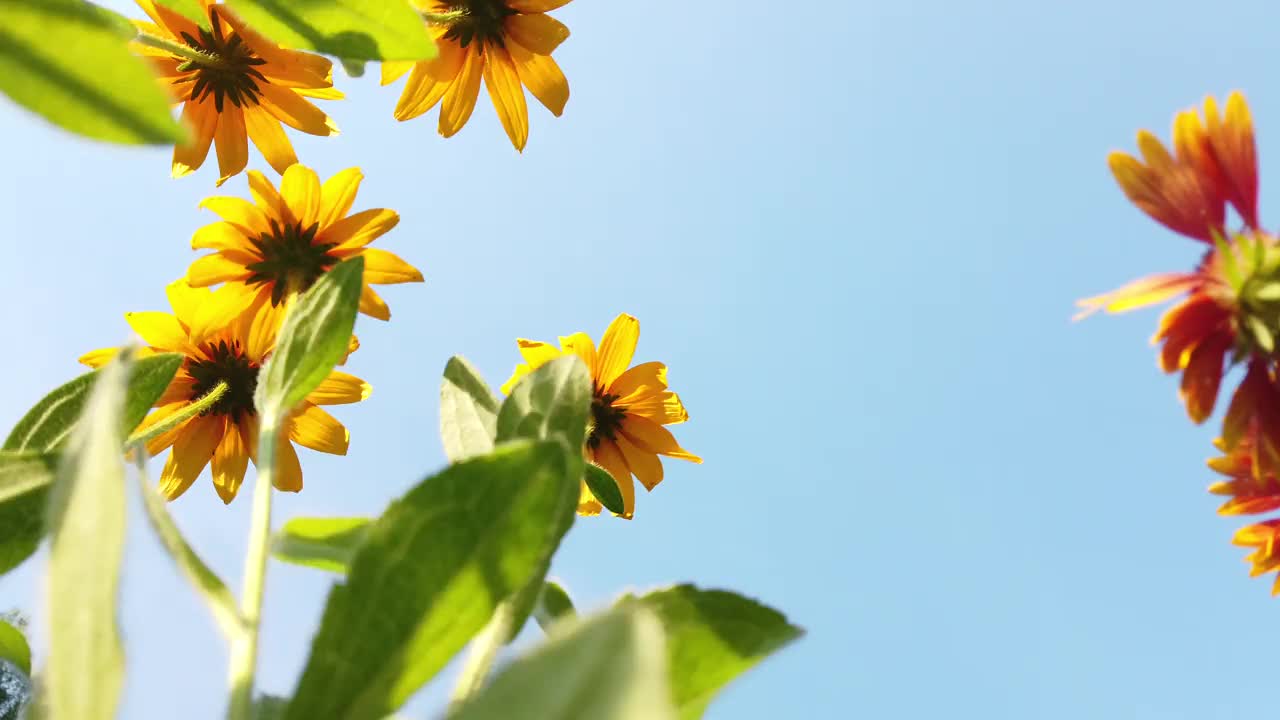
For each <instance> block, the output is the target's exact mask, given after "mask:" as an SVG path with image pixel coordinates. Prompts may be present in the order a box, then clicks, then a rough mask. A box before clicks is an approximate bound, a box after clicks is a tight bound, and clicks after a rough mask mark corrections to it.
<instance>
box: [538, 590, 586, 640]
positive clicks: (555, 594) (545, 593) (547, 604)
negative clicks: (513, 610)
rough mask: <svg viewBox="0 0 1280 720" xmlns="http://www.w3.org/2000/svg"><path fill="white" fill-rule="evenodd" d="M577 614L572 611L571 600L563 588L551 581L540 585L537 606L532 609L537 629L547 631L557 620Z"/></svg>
mask: <svg viewBox="0 0 1280 720" xmlns="http://www.w3.org/2000/svg"><path fill="white" fill-rule="evenodd" d="M577 614H578V613H577V611H576V610H574V609H573V600H572V599H570V598H569V593H567V592H565V589H564V588H562V587H560V585H559V584H558V583H556V582H553V581H551V580H547V581H545V582H543V583H542V592H540V593H538V604H537V605H535V606H534V608H533V617H534V618H535V619H537V621H538V626H539V627H541V628H542V629H543V630H544V631H549V630H551V626H552V625H554V624H555V623H556V622H557V621H558V620H563V619H565V618H571V617H575V616H577Z"/></svg>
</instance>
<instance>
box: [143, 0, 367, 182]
mask: <svg viewBox="0 0 1280 720" xmlns="http://www.w3.org/2000/svg"><path fill="white" fill-rule="evenodd" d="M198 2H199V3H201V5H202V6H203V8H204V10H205V11H206V12H207V13H208V18H209V26H208V28H202V27H199V26H198V25H196V24H195V23H194V22H192V21H190V20H188V19H187V18H185V17H183V16H181V15H179V14H178V13H176V12H174V11H172V10H170V9H168V8H166V7H164V6H163V5H160V4H158V3H156V2H155V1H154V0H138V4H139V5H140V6H142V9H143V10H144V11H145V12H146V14H147V15H148V16H150V18H151V20H152V21H153V22H146V21H134V25H135V26H136V27H137V29H138V30H139V32H140V34H141V35H140V39H139V40H137V41H134V42H133V47H134V49H135V51H136V52H138V53H139V54H141V55H144V56H146V57H147V58H148V59H149V61H150V62H151V64H152V66H153V67H154V69H155V71H156V72H157V73H158V74H159V76H160V79H161V80H162V81H163V82H165V83H167V84H168V86H169V88H170V90H171V92H172V94H173V99H174V102H175V103H178V104H181V105H182V119H183V121H184V122H185V124H186V125H187V128H188V130H189V131H190V133H191V137H190V140H189V142H187V143H185V144H182V145H178V146H177V147H175V148H174V150H173V176H174V177H183V176H185V175H189V174H191V173H192V172H195V171H196V170H197V169H198V168H199V167H200V166H201V165H202V164H204V161H205V158H206V157H207V156H208V154H209V145H210V144H213V145H214V146H215V148H216V151H217V155H218V167H219V172H220V174H221V176H220V177H219V178H218V184H219V185H221V184H222V183H223V182H225V181H226V180H227V178H230V177H231V176H233V175H235V174H237V173H239V172H240V171H241V170H244V168H245V165H246V164H247V163H248V160H249V140H253V143H254V145H256V146H257V148H258V150H259V151H260V152H261V153H262V156H263V157H264V158H266V160H267V162H268V163H270V164H271V167H273V168H275V170H276V172H280V173H283V172H284V171H285V168H287V167H289V166H290V165H292V164H294V163H296V162H297V161H298V157H297V155H296V154H294V151H293V145H292V144H291V143H290V142H289V138H288V136H287V135H285V132H284V128H283V127H282V126H281V123H284V124H287V125H289V126H290V127H293V128H295V129H297V130H301V131H302V132H304V133H309V134H311V135H335V134H337V132H338V128H337V126H336V125H335V124H334V123H333V121H332V120H330V119H329V117H328V115H326V114H325V113H324V111H322V110H321V109H320V108H318V107H316V106H315V105H313V104H311V102H309V101H308V100H307V99H306V98H317V99H324V100H337V99H341V98H342V93H341V92H339V91H337V90H335V89H334V87H333V63H332V62H330V61H329V60H326V59H325V58H322V57H320V56H318V55H311V54H309V53H303V52H297V51H294V50H286V49H284V48H282V47H280V46H279V45H278V44H276V43H275V42H272V41H271V40H268V39H266V38H264V37H263V36H261V35H259V34H258V33H257V32H254V31H253V30H252V29H251V28H249V27H246V26H245V24H244V22H243V21H242V20H240V19H239V18H238V17H236V15H235V14H234V13H233V12H232V11H231V10H230V9H229V8H227V7H226V6H225V5H218V4H215V3H214V2H213V0H198ZM155 39H159V42H156V41H155ZM149 41H150V42H149ZM175 45H176V46H177V48H176V50H175V49H174V46H175ZM176 52H181V55H178V54H175V53H176Z"/></svg>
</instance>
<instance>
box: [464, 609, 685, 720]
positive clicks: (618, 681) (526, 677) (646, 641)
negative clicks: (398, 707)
mask: <svg viewBox="0 0 1280 720" xmlns="http://www.w3.org/2000/svg"><path fill="white" fill-rule="evenodd" d="M675 717H676V713H675V710H674V708H673V707H672V705H671V700H670V691H669V689H668V688H667V667H666V649H665V648H664V647H663V637H662V625H661V624H660V623H659V622H658V620H657V618H655V617H654V615H653V614H652V613H651V612H650V611H648V610H646V609H644V608H641V607H638V606H631V607H619V608H615V609H614V610H611V611H609V612H607V613H604V614H602V615H598V616H596V617H592V618H589V619H586V620H583V621H580V622H576V623H568V624H567V626H566V625H559V626H557V628H556V631H555V632H554V633H553V634H552V636H551V637H550V638H548V639H547V641H545V642H544V643H543V644H542V645H541V646H539V647H537V648H535V649H534V650H533V651H532V652H530V653H529V654H527V655H525V656H524V657H522V658H520V659H518V660H516V661H514V662H512V663H511V664H510V665H508V666H507V667H506V668H505V669H504V670H503V671H502V672H501V673H499V674H498V675H497V677H495V678H494V679H493V682H492V683H491V684H490V685H489V687H487V688H485V689H484V690H483V691H481V692H480V693H479V694H478V695H476V696H475V697H474V698H473V699H472V700H471V701H469V702H468V703H466V704H465V705H463V706H462V707H461V708H458V709H457V710H456V711H455V712H453V713H450V715H449V720H580V719H582V718H590V720H674V718H675Z"/></svg>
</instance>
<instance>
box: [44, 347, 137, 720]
mask: <svg viewBox="0 0 1280 720" xmlns="http://www.w3.org/2000/svg"><path fill="white" fill-rule="evenodd" d="M125 355H126V354H125V353H121V354H120V355H118V356H117V357H116V359H115V360H113V361H112V362H111V363H110V364H108V365H107V367H106V368H105V369H104V370H103V371H102V375H101V377H99V378H98V381H97V382H95V383H94V388H93V392H92V393H90V395H89V400H88V402H87V403H86V406H85V411H84V416H83V417H82V418H81V420H80V422H78V423H76V428H75V430H74V431H73V432H72V435H71V438H70V440H69V441H68V443H67V449H66V451H65V452H64V454H63V460H62V465H61V466H60V467H59V469H58V477H57V480H56V481H55V482H54V484H53V487H52V488H51V491H50V494H49V507H48V523H49V534H50V537H51V540H52V542H51V550H50V553H49V571H48V572H49V593H48V595H49V636H50V643H49V662H48V666H47V668H46V670H45V681H46V684H47V692H48V700H49V716H50V717H52V718H56V719H59V720H70V719H71V718H75V720H111V718H114V717H115V713H116V705H117V703H118V702H119V700H120V690H121V686H122V681H123V679H124V653H123V651H122V649H121V646H120V631H119V628H118V627H117V626H116V595H117V590H118V585H119V580H120V561H121V556H122V555H123V550H124V534H125V494H124V462H123V457H122V453H121V441H122V440H123V437H122V435H121V432H120V427H121V424H122V415H123V414H124V400H125V390H126V388H127V382H126V378H127V377H128V375H127V373H126V367H125V366H126V365H127V363H128V358H127V357H126V356H125Z"/></svg>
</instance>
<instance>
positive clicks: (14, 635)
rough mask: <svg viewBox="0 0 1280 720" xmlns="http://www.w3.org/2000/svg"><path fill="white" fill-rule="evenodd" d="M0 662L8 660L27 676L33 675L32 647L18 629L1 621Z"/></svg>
mask: <svg viewBox="0 0 1280 720" xmlns="http://www.w3.org/2000/svg"><path fill="white" fill-rule="evenodd" d="M0 660H8V661H9V662H11V663H13V664H14V665H17V666H18V669H19V670H21V671H22V672H24V673H26V674H27V675H30V674H31V646H30V645H28V644H27V636H26V635H23V634H22V631H21V630H19V629H18V628H16V627H14V626H12V625H10V624H9V623H7V622H5V621H3V620H0Z"/></svg>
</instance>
